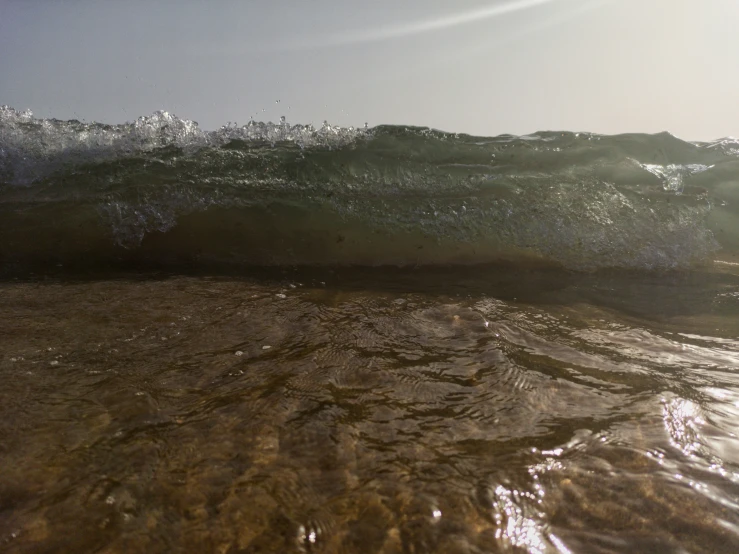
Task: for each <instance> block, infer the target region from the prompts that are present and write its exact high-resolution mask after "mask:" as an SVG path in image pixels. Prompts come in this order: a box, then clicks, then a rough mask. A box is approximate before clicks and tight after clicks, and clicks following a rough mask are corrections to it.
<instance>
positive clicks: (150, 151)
mask: <svg viewBox="0 0 739 554" xmlns="http://www.w3.org/2000/svg"><path fill="white" fill-rule="evenodd" d="M737 175H739V141H736V140H734V139H721V140H717V141H714V142H704V143H698V142H686V141H683V140H680V139H678V138H676V137H674V136H672V135H670V134H669V133H660V134H655V135H646V134H625V135H616V136H604V135H597V134H593V133H573V132H540V133H536V134H532V135H527V136H513V135H500V136H497V137H475V136H470V135H464V134H454V133H445V132H441V131H436V130H432V129H428V128H421V127H408V126H378V127H374V128H367V127H366V126H365V127H364V128H359V129H355V128H342V127H335V126H331V125H329V124H327V123H325V124H324V125H323V126H322V127H320V128H315V127H313V126H311V125H292V124H289V123H288V122H286V121H285V120H284V118H283V119H282V120H281V121H280V122H278V123H258V122H253V121H252V122H249V123H248V124H247V125H243V126H238V125H236V124H229V125H226V126H223V127H221V128H220V129H217V130H214V131H205V130H203V129H201V128H200V127H199V126H198V125H197V123H195V122H193V121H189V120H185V119H180V118H178V117H176V116H174V115H172V114H169V113H167V112H156V113H154V114H152V115H150V116H146V117H140V118H138V119H137V120H136V121H134V122H129V123H124V124H119V125H107V124H102V123H84V122H79V121H75V120H72V121H61V120H56V119H38V118H34V117H33V114H32V113H30V112H27V111H26V112H19V111H16V110H13V109H12V108H9V107H7V106H5V107H2V108H0V260H1V261H2V263H3V264H4V266H5V267H6V268H8V267H19V266H20V267H25V266H35V265H42V266H43V265H56V264H64V265H85V264H87V265H98V264H124V265H125V264H154V265H177V264H195V265H201V264H210V263H219V264H220V263H225V264H238V265H386V264H392V265H423V264H457V263H460V264H461V263H491V262H501V261H503V262H511V263H524V262H525V263H535V264H546V265H558V266H563V267H565V268H568V269H573V270H585V271H588V270H595V269H600V268H625V269H640V270H665V269H679V268H685V267H690V266H694V265H700V264H706V263H709V262H710V261H711V260H712V259H714V258H715V257H716V256H717V255H718V256H733V255H735V253H737V252H738V251H739V224H737V221H739V219H737V215H739V212H738V211H737V207H736V206H737V201H739V187H738V186H737V177H736V176H737Z"/></svg>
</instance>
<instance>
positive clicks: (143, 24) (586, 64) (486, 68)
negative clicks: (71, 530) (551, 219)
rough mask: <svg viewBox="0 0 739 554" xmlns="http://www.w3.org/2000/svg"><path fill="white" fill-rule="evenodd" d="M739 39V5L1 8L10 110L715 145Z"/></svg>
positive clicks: (1, 76) (80, 0) (243, 3)
mask: <svg viewBox="0 0 739 554" xmlns="http://www.w3.org/2000/svg"><path fill="white" fill-rule="evenodd" d="M737 29H739V1H738V0H487V1H483V0H467V1H461V0H457V1H452V0H446V1H442V0H394V1H389V0H364V1H362V2H359V1H354V0H252V1H248V0H239V1H237V0H233V1H226V0H220V1H212V2H206V1H205V0H202V1H195V0H177V1H175V0H171V1H170V0H156V1H149V0H147V1H143V0H126V1H121V2H113V1H109V2H106V1H98V2H94V1H92V0H87V1H85V0H69V1H65V2H57V1H52V0H47V1H44V0H31V1H29V0H0V104H8V105H10V106H12V107H14V108H16V109H25V108H30V109H32V110H33V111H34V113H35V115H37V116H39V117H57V118H61V119H68V118H78V119H85V120H93V119H94V120H98V121H106V122H123V121H127V120H132V119H134V118H136V117H137V116H139V115H146V114H150V113H151V112H153V111H155V110H159V109H165V110H168V111H170V112H173V113H175V114H177V115H178V116H180V117H184V118H188V119H194V120H196V121H198V122H199V123H200V124H201V126H203V127H205V128H209V129H211V128H216V127H218V126H220V125H222V124H225V123H227V122H229V121H235V122H237V123H239V124H243V123H246V122H247V121H248V120H249V118H250V117H254V119H258V120H265V121H266V120H274V121H276V120H278V119H279V117H280V115H285V116H286V117H287V119H288V121H290V122H292V123H314V124H320V123H321V122H322V121H323V120H324V119H325V120H328V121H329V122H330V123H333V124H341V125H363V124H364V123H365V122H368V123H369V124H370V125H378V124H381V123H397V124H400V123H404V124H414V125H426V126H430V127H435V128H439V129H444V130H448V131H461V132H469V133H475V134H483V135H493V134H499V133H515V134H523V133H529V132H533V131H536V130H560V129H567V130H573V131H595V132H601V133H619V132H659V131H664V130H667V131H670V132H672V133H673V134H675V135H678V136H680V137H682V138H686V139H694V140H699V139H712V138H718V137H721V136H727V135H739V32H737ZM278 101H279V102H278Z"/></svg>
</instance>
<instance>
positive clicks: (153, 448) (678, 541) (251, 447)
mask: <svg viewBox="0 0 739 554" xmlns="http://www.w3.org/2000/svg"><path fill="white" fill-rule="evenodd" d="M0 306H1V307H2V314H3V317H2V319H0V467H2V472H0V551H3V552H23V553H25V552H106V553H117V552H147V553H149V552H167V553H170V552H223V553H239V552H243V553H246V552H249V553H256V552H275V553H277V552H279V553H290V552H296V553H297V552H311V553H316V552H321V553H334V552H336V553H339V552H341V553H347V554H348V553H354V552H356V553H379V552H384V553H425V552H439V553H467V552H469V553H482V552H501V551H512V552H519V551H520V552H531V553H539V552H561V553H566V552H572V553H598V552H694V553H700V552H706V553H707V552H732V551H738V550H739V500H738V498H739V440H738V439H737V437H736V434H735V431H736V421H737V418H738V417H739V375H738V373H737V370H738V368H739V318H737V317H736V314H737V313H738V312H739V276H737V275H734V274H732V273H730V272H724V273H721V272H713V273H698V272H692V273H688V272H683V273H668V274H632V273H601V274H574V273H569V272H565V271H555V270H522V269H518V270H513V269H511V268H500V267H498V268H496V267H478V268H456V269H448V270H442V269H421V268H419V269H416V270H402V271H401V270H390V269H374V270H349V269H346V270H336V271H328V270H290V271H287V270H285V271H277V270H275V271H270V272H262V273H258V272H254V271H253V272H251V273H250V274H249V275H246V276H245V275H241V276H238V277H236V276H228V275H217V276H213V275H210V276H207V275H190V276H175V275H163V274H158V275H152V274H145V275H131V274H127V275H119V276H115V277H111V276H105V277H101V278H98V279H92V278H90V277H89V276H88V277H86V278H85V279H79V278H74V277H73V276H54V277H46V278H43V277H34V278H28V279H25V280H15V281H14V280H6V281H4V282H2V283H0Z"/></svg>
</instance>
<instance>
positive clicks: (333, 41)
mask: <svg viewBox="0 0 739 554" xmlns="http://www.w3.org/2000/svg"><path fill="white" fill-rule="evenodd" d="M554 1H555V0H518V1H513V2H506V3H505V4H497V3H496V4H493V5H491V6H487V7H484V8H478V9H476V10H469V11H466V12H461V13H454V14H450V15H447V16H444V17H439V18H436V19H427V20H425V21H412V22H409V23H404V24H402V25H389V26H382V27H376V28H374V29H363V30H361V31H353V32H344V33H341V34H337V35H333V36H327V37H324V38H323V40H320V41H316V42H312V43H309V44H301V45H297V44H296V45H293V47H295V48H306V47H307V48H321V47H326V46H341V45H348V44H360V43H368V42H379V41H383V40H388V39H394V38H402V37H408V36H412V35H420V34H423V33H428V32H431V31H440V30H443V29H449V28H452V27H457V26H459V25H464V24H466V23H474V22H479V21H482V20H485V19H493V18H496V17H500V16H502V15H508V14H511V13H515V12H519V11H523V10H527V9H531V8H535V7H538V6H543V5H544V4H550V3H552V2H554Z"/></svg>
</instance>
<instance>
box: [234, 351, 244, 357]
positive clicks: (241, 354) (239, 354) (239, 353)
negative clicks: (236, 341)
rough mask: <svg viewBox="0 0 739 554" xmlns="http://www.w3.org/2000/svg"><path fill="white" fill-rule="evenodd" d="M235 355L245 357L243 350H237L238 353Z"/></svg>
mask: <svg viewBox="0 0 739 554" xmlns="http://www.w3.org/2000/svg"><path fill="white" fill-rule="evenodd" d="M234 354H235V355H236V356H243V355H244V353H243V352H242V351H241V350H237V351H236V352H234Z"/></svg>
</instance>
